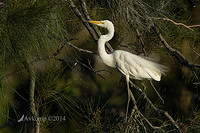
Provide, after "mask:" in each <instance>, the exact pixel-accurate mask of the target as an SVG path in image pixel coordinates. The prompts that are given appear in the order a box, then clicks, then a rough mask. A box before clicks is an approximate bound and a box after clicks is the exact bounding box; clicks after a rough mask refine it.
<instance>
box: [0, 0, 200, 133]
mask: <svg viewBox="0 0 200 133" xmlns="http://www.w3.org/2000/svg"><path fill="white" fill-rule="evenodd" d="M73 2H74V4H75V6H76V7H77V9H79V11H81V13H82V9H81V0H80V1H73ZM199 4H200V3H199V1H198V0H196V1H195V0H193V1H191V0H176V1H174V0H170V1H169V0H160V1H157V0H148V1H147V0H126V1H122V0H110V1H108V0H102V1H98V0H94V1H86V6H87V10H88V13H89V15H90V17H91V19H94V20H104V19H109V20H111V21H112V22H113V23H114V25H115V29H116V32H115V36H114V39H113V40H111V41H110V44H111V45H112V47H113V48H114V49H125V50H126V51H130V52H133V53H135V54H139V55H142V56H143V55H144V49H145V51H146V54H147V55H148V56H150V57H151V58H154V59H155V60H158V61H159V62H161V64H164V65H166V66H168V67H169V72H168V73H166V75H164V76H163V77H162V81H161V82H153V83H154V86H155V87H156V89H157V90H158V91H159V93H160V94H161V96H162V98H163V99H164V101H165V104H164V105H163V104H162V103H161V100H160V99H159V97H158V96H157V95H156V93H155V92H154V90H153V87H152V86H151V84H150V83H149V82H147V81H134V83H135V84H136V85H137V86H139V87H140V88H143V84H144V85H145V87H146V90H145V91H144V92H145V93H146V94H147V96H148V97H149V99H150V100H151V101H152V102H153V104H154V105H155V106H156V107H157V108H159V109H163V110H165V111H167V112H168V113H169V114H170V116H171V117H172V118H173V119H174V120H175V121H176V122H177V123H178V126H179V127H180V131H182V132H200V126H199V125H200V110H199V100H200V99H199V96H200V92H199V88H200V87H199V86H200V81H199V77H200V71H199V67H191V66H187V65H184V64H183V63H182V62H181V61H180V60H179V59H177V57H176V56H174V55H173V54H172V53H170V52H169V50H167V49H166V48H165V47H164V46H163V44H162V41H160V38H159V37H158V36H157V34H155V33H154V31H153V30H152V25H153V24H155V25H156V26H158V27H159V29H160V32H161V33H162V35H163V36H164V38H165V40H166V41H167V42H168V43H169V45H170V46H171V47H172V48H175V49H176V50H178V51H179V52H180V53H182V54H183V56H184V57H185V58H186V59H187V60H188V61H189V62H191V63H194V64H200V60H199V58H200V54H199V53H200V49H199V48H200V38H199V34H200V30H199V29H200V27H199V26H196V27H191V28H188V26H190V25H197V24H199V21H200V16H199V14H198V13H197V12H199V9H200V7H199V6H198V5H199ZM83 14H84V13H83ZM83 16H84V15H83ZM166 18H168V19H166ZM180 23H181V24H180ZM100 31H101V32H102V33H106V32H107V31H105V30H103V29H100ZM138 33H140V36H138ZM140 37H141V38H142V40H143V42H144V48H143V46H142V45H141V40H140V39H141V38H140ZM74 46H76V47H74ZM80 49H84V50H90V51H93V52H94V53H96V50H97V45H96V43H95V41H93V40H92V38H91V36H90V34H89V33H88V31H87V29H85V27H84V26H83V25H82V22H81V21H80V20H79V18H78V17H77V16H76V15H75V14H74V12H73V10H72V9H71V7H70V4H69V2H68V1H64V0H61V1H60V0H54V1H53V0H47V1H43V0H31V1H23V0H18V1H17V0H10V1H3V2H0V78H1V79H0V101H1V104H0V131H1V132H29V130H31V129H33V126H32V125H31V124H30V122H27V121H23V122H18V120H19V119H20V118H21V117H22V116H23V115H25V116H27V117H29V116H32V113H31V111H30V107H29V106H30V103H29V102H30V95H29V94H30V90H29V89H30V84H31V80H32V79H31V71H32V72H34V74H35V87H34V88H35V91H34V93H35V96H34V100H35V101H34V104H35V109H36V113H37V117H40V118H48V117H49V116H60V117H59V118H58V120H55V121H51V120H46V121H45V122H40V131H41V132H87V133H88V132H133V131H134V132H139V131H140V132H145V131H147V132H165V131H168V132H175V131H178V130H176V129H175V128H174V126H173V125H172V124H170V121H169V119H167V118H166V117H165V116H163V115H161V114H160V113H157V112H156V111H154V110H153V107H152V106H151V105H150V104H148V102H147V101H145V98H143V96H142V94H141V93H139V92H138V91H136V90H135V89H134V88H133V90H132V91H133V94H134V95H135V97H136V99H137V105H138V108H139V111H140V112H141V113H142V114H143V116H144V118H146V119H147V120H148V121H149V122H151V124H152V125H153V126H157V127H161V128H157V129H154V128H152V127H151V125H149V124H148V121H145V120H141V118H143V117H139V114H137V113H133V114H131V112H132V108H133V104H132V103H131V105H130V107H131V108H130V110H129V112H130V114H129V117H130V118H131V117H132V118H133V119H131V120H130V122H129V123H125V122H124V117H125V108H126V101H127V92H126V89H125V87H124V85H123V83H122V82H119V81H120V78H121V77H120V74H119V73H118V72H117V71H115V70H113V69H111V68H108V67H106V66H105V65H103V64H102V63H101V61H100V60H99V58H98V57H97V56H96V55H94V54H89V53H87V52H81V50H80ZM30 69H31V70H30ZM32 74H33V73H32ZM56 118H57V117H56ZM141 121H144V123H141ZM143 125H145V126H143ZM145 127H146V129H145Z"/></svg>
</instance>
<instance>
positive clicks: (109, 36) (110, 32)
mask: <svg viewBox="0 0 200 133" xmlns="http://www.w3.org/2000/svg"><path fill="white" fill-rule="evenodd" d="M107 29H108V34H106V35H101V36H100V38H99V40H98V51H99V56H100V58H101V59H102V60H103V62H104V63H105V64H106V65H108V66H111V67H114V64H113V58H112V57H111V56H112V55H111V54H108V53H107V52H106V49H105V43H106V42H108V41H109V40H111V39H112V38H113V36H114V26H113V25H111V26H110V27H108V28H107Z"/></svg>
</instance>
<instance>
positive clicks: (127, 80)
mask: <svg viewBox="0 0 200 133" xmlns="http://www.w3.org/2000/svg"><path fill="white" fill-rule="evenodd" d="M126 85H127V91H128V101H127V106H126V119H125V122H127V116H128V108H129V102H130V89H129V75H126Z"/></svg>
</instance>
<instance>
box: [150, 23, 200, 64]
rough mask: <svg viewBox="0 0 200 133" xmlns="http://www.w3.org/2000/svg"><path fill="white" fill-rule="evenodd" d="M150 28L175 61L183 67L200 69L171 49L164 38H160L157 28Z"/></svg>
mask: <svg viewBox="0 0 200 133" xmlns="http://www.w3.org/2000/svg"><path fill="white" fill-rule="evenodd" d="M152 28H153V30H154V32H155V33H156V34H157V36H158V37H159V38H160V40H161V42H162V43H163V45H164V46H165V48H167V50H168V51H169V52H170V53H172V54H173V55H174V56H175V57H176V59H177V60H178V61H179V62H180V63H182V64H183V65H185V66H188V67H198V68H200V64H193V63H190V62H189V61H188V60H187V59H186V58H185V57H184V56H183V55H182V54H181V53H180V52H179V51H178V50H176V49H174V48H172V47H171V46H170V45H169V44H168V43H167V41H166V40H165V39H164V37H163V36H162V34H161V33H160V31H159V29H158V28H157V26H155V25H152Z"/></svg>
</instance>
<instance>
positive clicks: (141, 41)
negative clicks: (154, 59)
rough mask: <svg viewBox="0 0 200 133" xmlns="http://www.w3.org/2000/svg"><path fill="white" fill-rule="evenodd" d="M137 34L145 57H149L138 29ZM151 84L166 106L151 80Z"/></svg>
mask: <svg viewBox="0 0 200 133" xmlns="http://www.w3.org/2000/svg"><path fill="white" fill-rule="evenodd" d="M136 33H137V37H138V39H139V40H140V43H141V45H142V51H143V53H144V56H147V53H146V50H145V48H144V41H143V40H142V37H141V34H140V32H139V30H138V29H136ZM149 83H150V85H151V87H152V88H153V89H154V91H155V92H156V94H157V95H158V97H159V98H160V100H161V101H162V103H163V104H164V103H165V101H164V100H163V98H162V97H161V96H160V94H159V92H158V91H157V89H156V88H155V86H154V84H153V82H152V81H151V80H150V81H149Z"/></svg>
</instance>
